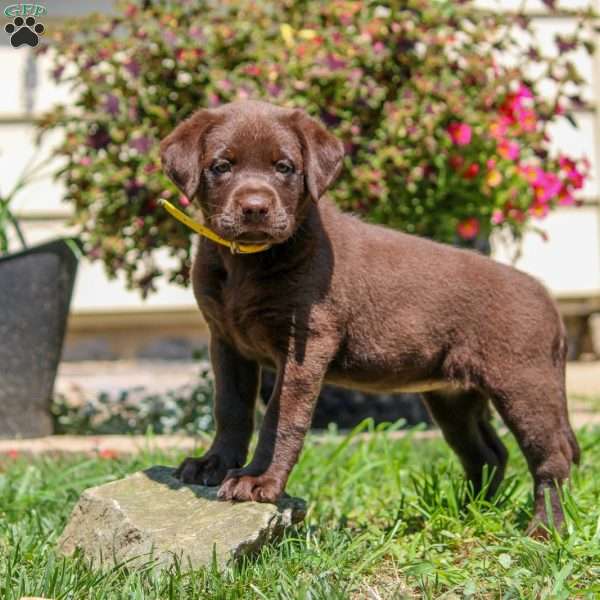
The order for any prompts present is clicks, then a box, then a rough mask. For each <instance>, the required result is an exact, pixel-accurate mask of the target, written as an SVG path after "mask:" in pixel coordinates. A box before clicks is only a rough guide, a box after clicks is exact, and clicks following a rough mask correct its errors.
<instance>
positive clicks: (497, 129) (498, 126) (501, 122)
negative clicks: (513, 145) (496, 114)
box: [490, 116, 510, 141]
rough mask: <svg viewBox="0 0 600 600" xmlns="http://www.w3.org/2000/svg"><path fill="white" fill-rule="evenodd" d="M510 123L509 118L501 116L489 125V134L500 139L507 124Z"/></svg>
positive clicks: (506, 129) (506, 128) (505, 131)
mask: <svg viewBox="0 0 600 600" xmlns="http://www.w3.org/2000/svg"><path fill="white" fill-rule="evenodd" d="M509 125H510V119H508V118H507V117H504V116H501V117H500V118H499V119H498V120H497V121H496V122H495V123H492V124H491V125H490V135H491V136H492V137H493V138H494V139H496V140H498V141H500V140H501V139H502V138H504V136H505V135H506V133H507V131H508V126H509Z"/></svg>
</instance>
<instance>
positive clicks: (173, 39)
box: [162, 29, 177, 47]
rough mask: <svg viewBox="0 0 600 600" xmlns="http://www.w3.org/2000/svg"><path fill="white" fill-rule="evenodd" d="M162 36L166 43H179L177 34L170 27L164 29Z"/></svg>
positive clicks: (174, 44)
mask: <svg viewBox="0 0 600 600" xmlns="http://www.w3.org/2000/svg"><path fill="white" fill-rule="evenodd" d="M162 38H163V40H164V41H165V44H167V45H169V46H171V47H173V46H176V45H177V34H176V33H175V32H173V31H171V30H170V29H167V30H166V31H163V34H162Z"/></svg>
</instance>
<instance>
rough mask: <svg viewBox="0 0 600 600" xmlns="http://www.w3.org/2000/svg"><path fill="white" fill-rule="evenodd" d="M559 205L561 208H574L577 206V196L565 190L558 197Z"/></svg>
mask: <svg viewBox="0 0 600 600" xmlns="http://www.w3.org/2000/svg"><path fill="white" fill-rule="evenodd" d="M558 203H559V204H560V205H561V206H573V205H574V204H575V196H573V194H571V192H569V191H568V190H566V189H563V190H562V191H561V192H560V194H559V195H558Z"/></svg>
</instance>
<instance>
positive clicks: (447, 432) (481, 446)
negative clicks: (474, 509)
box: [423, 390, 508, 498]
mask: <svg viewBox="0 0 600 600" xmlns="http://www.w3.org/2000/svg"><path fill="white" fill-rule="evenodd" d="M423 396H424V400H425V403H426V404H427V407H428V408H429V411H430V412H431V416H432V417H433V419H434V421H435V422H436V423H437V424H438V426H439V427H440V429H441V430H442V433H443V435H444V439H445V440H446V442H448V445H449V446H450V447H451V448H452V449H453V450H454V452H455V453H456V454H457V456H458V458H459V459H460V462H461V464H462V466H463V468H464V470H465V474H466V476H467V478H468V479H469V481H470V482H471V483H472V485H473V491H474V493H475V494H478V493H479V492H480V491H481V489H482V487H483V484H484V469H485V467H486V466H487V469H488V473H489V474H490V475H491V476H492V478H491V481H490V482H489V486H488V488H487V490H486V497H487V498H491V497H493V496H494V494H495V493H496V490H497V489H498V486H499V485H500V483H501V481H502V479H503V477H504V470H505V467H506V462H507V460H508V452H507V450H506V447H505V446H504V444H503V443H502V442H501V440H500V438H499V437H498V435H497V433H496V431H495V430H494V428H493V426H492V424H491V423H490V419H491V414H490V409H489V403H488V399H487V397H485V396H484V395H483V394H482V393H481V392H479V391H477V390H468V391H466V390H461V391H451V392H450V391H443V390H442V391H435V392H427V393H425V394H423Z"/></svg>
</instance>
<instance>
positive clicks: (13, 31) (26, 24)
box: [4, 17, 45, 48]
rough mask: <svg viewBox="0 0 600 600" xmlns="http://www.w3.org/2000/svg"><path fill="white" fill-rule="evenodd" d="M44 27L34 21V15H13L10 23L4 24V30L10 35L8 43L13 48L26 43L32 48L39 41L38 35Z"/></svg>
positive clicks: (42, 31)
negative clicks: (25, 16)
mask: <svg viewBox="0 0 600 600" xmlns="http://www.w3.org/2000/svg"><path fill="white" fill-rule="evenodd" d="M44 30H45V27H44V26H43V25H42V24H41V23H36V22H35V18H34V17H27V18H26V19H23V17H15V18H14V19H13V22H12V23H7V24H6V25H5V26H4V31H6V33H8V34H9V35H10V43H11V45H12V47H13V48H18V47H19V46H23V45H24V44H27V45H28V46H31V47H32V48H34V47H35V46H37V45H38V42H39V41H40V38H39V36H40V35H42V34H43V33H44Z"/></svg>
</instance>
